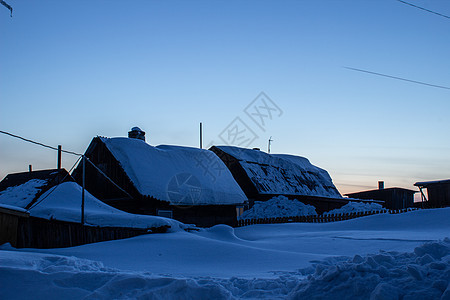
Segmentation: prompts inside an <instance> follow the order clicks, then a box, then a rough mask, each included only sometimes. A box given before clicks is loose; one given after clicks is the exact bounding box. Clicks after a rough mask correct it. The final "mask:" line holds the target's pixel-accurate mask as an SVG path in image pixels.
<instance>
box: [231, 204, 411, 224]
mask: <svg viewBox="0 0 450 300" xmlns="http://www.w3.org/2000/svg"><path fill="white" fill-rule="evenodd" d="M417 209H418V208H404V209H399V210H376V211H363V212H352V213H343V214H330V215H320V216H292V217H282V218H260V219H244V220H238V221H237V226H236V227H242V226H248V225H254V224H277V223H328V222H337V221H344V220H350V219H355V218H360V217H365V216H370V215H375V214H384V213H389V214H400V213H405V212H408V211H413V210H417Z"/></svg>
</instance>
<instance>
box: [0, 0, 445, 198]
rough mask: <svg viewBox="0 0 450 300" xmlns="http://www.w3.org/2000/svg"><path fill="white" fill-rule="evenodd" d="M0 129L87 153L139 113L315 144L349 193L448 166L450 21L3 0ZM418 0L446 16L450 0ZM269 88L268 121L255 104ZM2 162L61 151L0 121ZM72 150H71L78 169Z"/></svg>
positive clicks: (155, 123)
mask: <svg viewBox="0 0 450 300" xmlns="http://www.w3.org/2000/svg"><path fill="white" fill-rule="evenodd" d="M7 2H8V3H9V4H10V5H11V6H13V8H14V15H13V18H10V17H9V12H8V11H7V10H6V9H5V8H4V7H0V104H1V109H0V130H4V131H9V132H12V133H15V134H18V135H22V136H24V137H27V138H30V139H34V140H37V141H40V142H43V143H46V144H50V145H53V146H56V145H58V144H61V145H63V148H65V149H68V150H72V151H76V152H84V151H85V149H86V147H87V145H88V144H89V142H90V141H91V139H92V138H93V137H94V136H97V135H102V136H108V137H114V136H125V135H126V134H127V131H128V130H129V129H130V128H131V127H133V126H139V127H141V128H142V129H143V130H145V131H146V132H147V140H148V142H149V143H150V144H153V145H158V144H176V145H186V146H198V123H199V122H203V124H204V144H205V145H208V144H209V143H215V144H223V142H222V141H221V139H220V137H219V135H220V134H221V133H222V132H223V131H224V130H225V129H227V128H229V125H230V123H231V122H232V121H233V120H235V118H236V117H239V118H240V120H241V121H242V122H244V123H245V124H246V125H247V126H248V127H249V128H250V129H251V130H252V131H253V132H254V133H255V134H256V135H257V136H258V138H257V139H255V140H254V142H253V143H252V144H251V145H249V146H250V147H260V148H261V149H262V150H266V149H267V141H268V139H269V137H270V136H272V138H273V140H274V141H273V143H272V152H274V153H290V154H296V155H301V156H305V157H307V158H308V159H310V161H311V162H312V163H313V164H315V165H318V166H320V167H322V168H325V169H326V170H328V171H329V173H330V175H331V176H332V178H333V180H334V182H335V184H336V185H337V187H338V189H339V190H340V191H341V193H346V192H355V191H359V190H362V189H369V188H375V187H376V185H377V181H378V180H384V181H385V182H386V183H385V185H386V187H391V186H399V187H405V188H411V189H413V188H414V187H413V186H412V184H413V183H414V182H416V181H423V180H434V179H444V178H450V173H449V170H450V139H449V138H448V136H449V134H448V132H449V129H450V120H449V117H448V112H449V111H450V101H449V100H450V90H448V89H439V88H433V87H428V86H424V85H419V84H414V83H408V82H404V81H399V80H394V79H390V78H385V77H380V76H376V75H370V74H366V73H361V72H356V71H352V70H349V69H346V68H344V67H353V68H359V69H364V70H369V71H373V72H378V73H384V74H388V75H392V76H398V77H403V78H408V79H411V80H417V81H422V82H426V83H430V84H435V85H442V86H447V87H448V86H450V71H449V70H450V59H449V53H450V35H449V32H450V20H449V19H447V18H443V17H440V16H437V15H434V14H431V13H427V12H425V11H423V10H419V9H416V8H413V7H411V6H408V5H405V4H402V3H400V2H398V1H395V0H379V1H369V0H365V1H364V0H361V1H356V0H354V1H347V0H340V1H339V0H334V1H331V0H324V1H312V0H310V1H306V0H305V1H206V0H205V1H128V2H125V1H16V0H9V1H7ZM411 2H412V3H414V4H416V5H419V6H423V7H426V8H428V9H431V10H434V11H438V12H440V13H442V14H445V15H450V2H448V1H444V0H439V1H438V0H433V1H413V0H411ZM260 92H265V93H266V95H267V96H268V97H270V99H271V100H272V101H273V103H275V104H276V105H277V106H278V107H279V108H280V109H281V111H282V114H281V115H278V114H277V115H274V116H273V118H272V119H267V122H266V124H265V125H266V126H265V127H264V130H262V129H261V128H260V127H258V126H257V125H256V124H255V122H253V120H251V118H250V117H249V116H248V115H247V114H246V113H245V112H244V110H245V108H246V107H247V106H248V105H249V104H251V103H252V101H253V100H254V99H255V98H256V97H257V96H258V95H259V94H260ZM0 145H1V147H0V177H1V178H3V177H4V176H5V175H6V174H7V173H9V172H18V171H25V170H27V168H28V165H29V164H32V165H33V168H34V169H43V168H51V167H54V166H55V165H56V154H55V153H53V152H52V151H49V150H46V149H41V148H39V147H37V146H34V145H31V144H26V143H24V142H22V141H19V140H15V139H13V138H11V137H8V136H4V135H0ZM75 160H76V158H75V157H71V156H70V155H64V157H63V166H64V167H65V168H67V169H70V168H71V166H72V165H73V163H74V162H75Z"/></svg>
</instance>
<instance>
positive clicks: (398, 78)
mask: <svg viewBox="0 0 450 300" xmlns="http://www.w3.org/2000/svg"><path fill="white" fill-rule="evenodd" d="M344 68H346V69H349V70H353V71H358V72H363V73H368V74H373V75H378V76H383V77H387V78H393V79H397V80H403V81H407V82H412V83H416V84H422V85H426V86H431V87H435V88H440V89H446V90H450V87H447V86H442V85H435V84H430V83H426V82H422V81H416V80H411V79H406V78H402V77H396V76H391V75H386V74H382V73H376V72H372V71H367V70H362V69H357V68H351V67H344Z"/></svg>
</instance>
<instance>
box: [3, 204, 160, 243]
mask: <svg viewBox="0 0 450 300" xmlns="http://www.w3.org/2000/svg"><path fill="white" fill-rule="evenodd" d="M168 228H169V226H161V227H152V228H147V229H140V228H126V227H100V226H87V225H81V224H80V223H74V222H64V221H56V220H46V219H41V218H36V217H32V216H29V214H28V213H21V212H15V211H11V210H7V209H4V208H1V209H0V244H3V243H7V242H9V243H10V244H11V245H12V246H13V247H15V248H60V247H73V246H78V245H84V244H89V243H96V242H102V241H109V240H117V239H124V238H129V237H134V236H138V235H142V234H148V233H162V232H166V231H167V229H168Z"/></svg>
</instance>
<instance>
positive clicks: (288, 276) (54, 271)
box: [0, 239, 450, 299]
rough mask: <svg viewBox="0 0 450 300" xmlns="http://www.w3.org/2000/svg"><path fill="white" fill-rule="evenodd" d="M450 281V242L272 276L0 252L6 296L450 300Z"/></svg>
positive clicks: (323, 263) (2, 291) (0, 291)
mask: <svg viewBox="0 0 450 300" xmlns="http://www.w3.org/2000/svg"><path fill="white" fill-rule="evenodd" d="M305 276H306V277H305ZM449 278H450V240H449V239H445V240H443V241H438V242H432V243H426V244H423V245H422V246H419V247H417V248H415V249H414V252H412V253H405V252H403V253H401V252H383V251H382V252H380V253H377V254H370V255H365V256H360V255H355V256H354V257H352V258H344V257H340V258H331V259H327V260H323V261H319V262H315V263H314V264H313V265H312V266H311V267H309V268H306V269H302V270H298V271H295V272H285V273H281V274H279V275H278V276H277V277H276V278H271V279H258V278H252V279H245V278H236V277H232V278H229V279H220V278H211V277H197V278H182V277H170V276H164V277H163V276H156V275H153V274H151V273H145V272H127V271H120V270H117V269H112V268H107V267H105V266H104V265H103V264H102V263H100V262H95V261H90V260H86V259H79V258H75V257H63V256H57V255H44V254H35V253H20V252H16V253H15V252H11V251H7V250H3V251H1V252H0V281H1V283H2V286H1V288H0V298H2V299H13V298H21V299H26V298H29V299H31V298H33V299H58V298H59V299H61V298H64V299H113V298H114V299H130V298H133V299H135V298H145V299H169V298H170V299H261V298H264V299H286V298H287V299H449V297H450V285H449ZM18 282H21V283H23V282H25V283H27V284H26V285H22V284H18Z"/></svg>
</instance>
